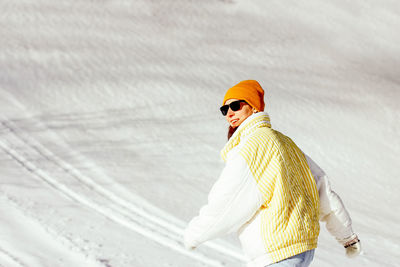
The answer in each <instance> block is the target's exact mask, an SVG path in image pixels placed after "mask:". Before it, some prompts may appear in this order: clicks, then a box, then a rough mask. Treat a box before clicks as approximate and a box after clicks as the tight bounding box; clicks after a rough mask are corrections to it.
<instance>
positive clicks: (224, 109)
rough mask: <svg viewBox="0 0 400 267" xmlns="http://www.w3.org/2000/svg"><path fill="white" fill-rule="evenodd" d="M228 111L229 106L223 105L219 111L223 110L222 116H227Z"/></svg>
mask: <svg viewBox="0 0 400 267" xmlns="http://www.w3.org/2000/svg"><path fill="white" fill-rule="evenodd" d="M228 109H229V106H228V105H223V106H222V107H221V108H220V109H219V110H221V113H222V115H224V116H226V114H227V113H228Z"/></svg>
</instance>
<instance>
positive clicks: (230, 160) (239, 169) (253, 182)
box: [184, 80, 361, 267]
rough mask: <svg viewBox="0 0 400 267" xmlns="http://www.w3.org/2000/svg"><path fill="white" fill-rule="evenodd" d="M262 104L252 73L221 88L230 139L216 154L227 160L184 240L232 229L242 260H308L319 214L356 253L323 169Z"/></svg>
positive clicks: (195, 241)
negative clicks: (277, 127) (250, 77)
mask: <svg viewBox="0 0 400 267" xmlns="http://www.w3.org/2000/svg"><path fill="white" fill-rule="evenodd" d="M264 106H265V104H264V90H263V89H262V87H261V86H260V84H259V83H258V82H257V81H254V80H246V81H242V82H240V83H238V84H237V85H235V86H233V87H232V88H230V89H229V90H228V91H227V93H226V94H225V97H224V100H223V106H222V107H221V112H222V114H223V115H224V116H225V117H226V120H227V121H228V123H229V132H228V139H229V140H228V142H227V143H226V145H225V147H224V148H223V150H222V152H221V156H222V158H223V160H224V161H225V162H226V166H225V168H224V169H223V171H222V173H221V175H220V177H219V179H218V180H217V182H216V183H215V184H214V186H213V187H212V189H211V191H210V194H209V197H208V204H207V205H205V206H204V207H202V208H201V210H200V213H199V215H198V216H197V217H195V218H193V219H192V220H191V222H190V223H189V225H188V227H187V229H186V230H185V235H184V243H185V247H186V248H188V249H194V248H195V247H197V246H198V245H200V244H201V243H203V242H205V241H207V240H210V239H213V238H216V237H220V236H222V235H225V234H228V233H232V232H237V233H238V235H239V240H240V242H241V245H242V248H243V250H244V253H245V254H246V256H247V257H248V260H249V261H248V264H247V266H248V267H264V266H270V265H272V266H309V264H310V262H311V261H312V259H313V256H314V249H315V248H316V247H317V241H318V235H319V220H321V221H325V222H326V227H327V229H328V231H329V232H330V233H331V234H332V235H333V236H334V237H335V238H336V239H337V240H338V241H339V242H340V243H341V244H342V245H344V246H345V248H346V254H347V255H348V256H355V255H358V254H359V253H360V251H361V247H360V243H359V240H358V238H357V235H355V234H354V232H353V230H352V227H351V219H350V216H349V214H348V213H347V211H346V209H345V208H344V206H343V203H342V202H341V200H340V198H339V197H338V196H337V195H336V194H335V193H334V192H333V191H332V190H331V188H330V185H329V182H328V180H327V178H326V176H325V174H324V172H323V171H322V170H321V169H320V168H319V167H318V166H317V165H316V164H315V163H314V162H313V161H312V160H311V159H310V158H308V157H306V156H305V155H304V154H303V153H302V151H301V150H300V149H299V148H298V147H297V146H296V144H295V143H294V142H293V141H292V140H291V139H290V138H288V137H287V136H285V135H283V134H282V133H280V132H278V131H276V130H273V129H272V128H271V124H270V122H269V116H268V114H267V113H265V112H262V111H263V110H264Z"/></svg>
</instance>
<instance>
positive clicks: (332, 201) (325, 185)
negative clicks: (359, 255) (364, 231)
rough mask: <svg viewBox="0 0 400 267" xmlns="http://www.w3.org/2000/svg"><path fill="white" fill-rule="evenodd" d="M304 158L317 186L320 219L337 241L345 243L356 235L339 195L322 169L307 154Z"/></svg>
mask: <svg viewBox="0 0 400 267" xmlns="http://www.w3.org/2000/svg"><path fill="white" fill-rule="evenodd" d="M306 158H307V162H308V165H309V166H310V169H311V172H312V174H313V176H314V179H315V182H316V184H317V188H318V193H319V199H320V220H321V221H323V222H326V229H327V230H328V232H329V233H330V234H331V235H332V236H334V237H335V238H336V240H337V241H338V242H339V243H341V244H345V243H346V242H348V241H349V240H351V239H353V238H354V237H356V235H355V234H354V232H353V229H352V227H351V218H350V215H349V213H348V212H347V210H346V208H345V207H344V204H343V202H342V200H341V199H340V197H339V196H338V195H337V194H336V193H335V192H334V191H333V190H332V188H331V185H330V183H329V180H328V177H327V176H326V175H325V173H324V171H323V170H322V169H321V168H320V167H319V166H318V165H317V164H316V163H315V162H314V161H313V160H312V159H311V158H310V157H308V156H307V155H306Z"/></svg>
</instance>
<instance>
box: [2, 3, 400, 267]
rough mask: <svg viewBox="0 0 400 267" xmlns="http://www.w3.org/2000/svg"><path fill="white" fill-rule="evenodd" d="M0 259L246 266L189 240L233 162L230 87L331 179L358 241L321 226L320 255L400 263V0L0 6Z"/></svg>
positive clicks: (327, 260)
mask: <svg viewBox="0 0 400 267" xmlns="http://www.w3.org/2000/svg"><path fill="white" fill-rule="evenodd" d="M0 10H1V16H0V23H1V28H0V36H1V42H0V69H1V71H0V122H1V124H0V236H1V238H0V266H7V267H21V266H23V267H39V266H40V267H43V266H49V267H54V266H57V267H58V266H68V267H69V266H82V267H91V266H103V267H110V266H112V267H132V266H134V267H152V266H159V267H200V266H229V267H239V266H244V258H243V255H242V254H241V251H240V248H239V245H238V242H237V239H236V238H235V237H234V236H229V237H226V238H224V239H223V240H218V241H211V242H207V243H205V244H204V245H202V246H200V247H199V249H197V250H195V251H193V252H189V251H186V250H184V249H183V247H182V231H183V229H184V227H185V225H186V223H187V222H188V221H189V220H190V219H191V218H192V217H193V216H195V215H196V214H197V212H198V209H199V208H200V207H201V206H202V205H203V204H205V203H206V201H207V193H208V191H209V190H210V187H211V186H212V184H213V183H214V182H215V180H216V179H217V178H218V175H219V172H220V171H221V169H222V167H223V163H222V161H221V160H220V158H219V151H220V149H221V148H222V147H223V146H224V143H225V142H226V127H227V125H226V122H225V120H224V118H223V117H222V116H221V115H220V113H219V110H218V108H219V106H220V105H221V101H222V98H223V95H224V93H225V91H226V90H227V89H228V88H229V87H231V86H233V85H234V84H236V83H237V82H239V81H241V80H244V79H256V80H258V81H259V82H260V83H261V84H262V86H263V87H264V89H265V90H266V96H265V100H266V111H267V112H268V113H269V114H270V116H271V119H272V125H273V127H274V128H275V129H277V130H279V131H281V132H283V133H285V134H287V135H289V136H290V137H291V138H292V139H293V140H294V141H295V142H296V143H297V144H298V145H299V146H300V147H301V148H302V150H303V151H305V152H306V153H307V154H308V155H310V156H311V157H312V158H313V159H314V160H315V161H316V162H317V163H318V164H319V165H320V166H321V167H322V168H323V169H324V170H325V171H326V173H327V174H328V175H329V177H330V179H331V184H332V186H333V188H334V189H335V191H336V192H337V193H338V194H339V195H340V196H341V197H342V199H343V201H344V203H345V205H346V207H347V208H348V210H349V212H350V214H351V216H352V218H353V224H354V229H355V231H356V232H357V233H358V235H359V237H360V239H361V241H362V245H363V249H364V254H363V255H362V256H360V257H358V258H356V259H347V258H346V257H345V255H344V249H343V248H342V247H341V246H340V245H339V244H338V243H337V242H336V241H335V240H334V239H333V238H332V237H331V236H329V234H328V233H327V231H326V230H325V228H324V227H322V231H321V236H320V240H319V247H318V249H317V251H316V256H315V260H314V262H313V263H312V266H319V267H321V266H322V267H327V266H398V264H399V263H398V259H399V258H400V227H399V221H400V214H399V211H400V210H399V208H398V203H400V197H399V194H398V192H399V185H400V182H399V178H400V171H399V167H398V165H399V158H400V139H399V137H400V136H399V135H400V126H399V122H400V113H399V111H400V108H399V106H398V103H399V100H400V75H399V70H400V47H399V45H398V44H399V42H400V35H399V29H400V15H399V14H400V3H399V2H398V1H391V0H382V1H372V0H354V1H344V0H335V1H333V0H327V1H317V0H310V1H277V0H273V1H265V0H225V1H222V0H221V1H218V0H204V1H193V0H180V1H178V0H162V1H154V0H151V1H150V0H135V1H128V0H107V1H90V0H81V1H65V0H60V1H50V0H38V1H29V0H20V1H13V0H3V1H1V2H0Z"/></svg>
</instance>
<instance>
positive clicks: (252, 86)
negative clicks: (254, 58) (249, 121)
mask: <svg viewBox="0 0 400 267" xmlns="http://www.w3.org/2000/svg"><path fill="white" fill-rule="evenodd" d="M232 98H233V99H239V100H245V101H246V102H247V103H248V104H249V105H250V106H252V107H253V108H255V109H256V110H258V111H264V107H265V103H264V90H263V89H262V87H261V85H260V84H259V83H258V82H257V81H255V80H246V81H241V82H240V83H238V84H236V85H235V86H233V87H232V88H230V89H229V90H228V92H226V94H225V97H224V102H223V103H222V105H224V104H225V102H226V101H227V100H228V99H232Z"/></svg>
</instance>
